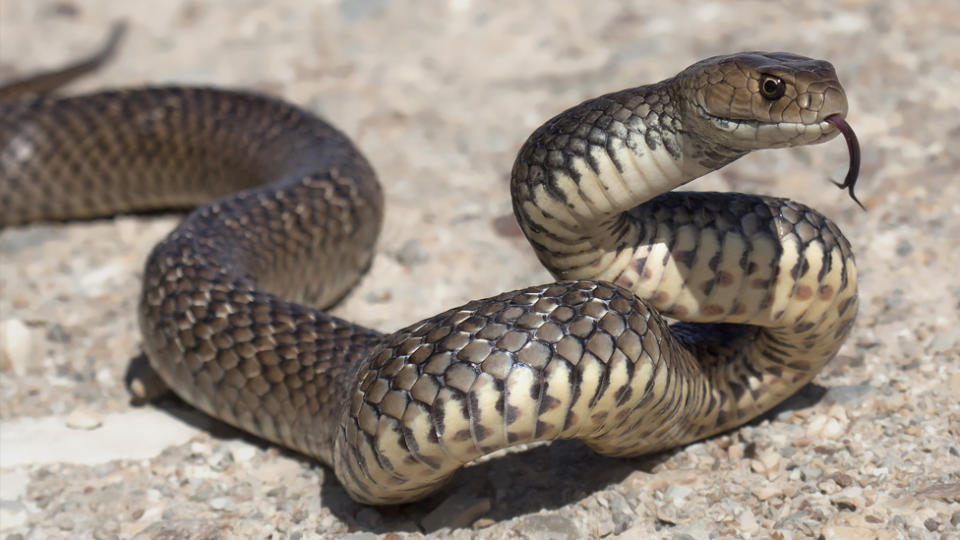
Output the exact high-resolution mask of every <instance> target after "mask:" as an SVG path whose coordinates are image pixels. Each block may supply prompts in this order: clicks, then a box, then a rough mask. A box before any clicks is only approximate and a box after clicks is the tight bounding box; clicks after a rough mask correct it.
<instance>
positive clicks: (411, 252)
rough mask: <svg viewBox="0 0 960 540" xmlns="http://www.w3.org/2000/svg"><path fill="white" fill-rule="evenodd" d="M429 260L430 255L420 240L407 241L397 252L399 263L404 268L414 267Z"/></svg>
mask: <svg viewBox="0 0 960 540" xmlns="http://www.w3.org/2000/svg"><path fill="white" fill-rule="evenodd" d="M429 259H430V254H429V253H427V250H426V249H424V248H423V245H422V244H421V243H420V240H418V239H416V238H411V239H410V240H407V241H406V242H404V243H403V245H402V246H400V249H399V250H397V262H398V263H400V264H402V265H403V266H414V265H417V264H421V263H424V262H427V261H428V260H429Z"/></svg>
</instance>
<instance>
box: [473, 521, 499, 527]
mask: <svg viewBox="0 0 960 540" xmlns="http://www.w3.org/2000/svg"><path fill="white" fill-rule="evenodd" d="M496 523H497V522H496V521H494V520H492V519H490V518H480V519H478V520H476V521H474V522H473V528H474V529H486V528H487V527H490V526H491V525H495V524H496Z"/></svg>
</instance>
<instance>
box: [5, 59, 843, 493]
mask: <svg viewBox="0 0 960 540" xmlns="http://www.w3.org/2000/svg"><path fill="white" fill-rule="evenodd" d="M112 44H115V40H113V42H112ZM111 46H112V45H111ZM103 57H104V55H102V54H101V55H100V56H95V57H92V60H89V61H87V63H86V64H83V66H85V67H84V69H87V68H88V67H90V66H93V65H94V64H96V63H97V61H98V60H97V59H98V58H103ZM79 71H81V70H78V69H73V70H72V71H71V70H70V69H69V68H68V69H67V70H64V73H65V75H63V74H57V73H54V74H47V75H46V76H41V77H40V78H38V79H37V81H39V82H37V85H36V88H38V89H42V90H46V89H49V86H50V85H52V84H55V83H56V81H59V80H64V79H65V78H69V77H72V76H74V75H76V74H77V73H78V72H79ZM61 75H62V76H61ZM9 88H15V89H17V92H21V93H22V92H23V91H24V90H25V89H29V88H31V81H30V80H27V81H23V82H20V83H16V84H15V85H12V86H8V87H7V89H4V88H0V96H7V97H6V99H4V98H2V97H0V226H16V225H20V224H24V223H29V222H34V221H44V220H48V221H49V220H65V219H77V218H96V217H102V216H109V215H114V214H117V213H126V212H140V211H145V210H150V209H159V208H171V207H195V209H194V210H193V211H192V212H191V213H190V214H189V215H188V216H187V217H186V218H185V219H184V220H183V222H181V224H180V225H179V226H178V227H177V228H176V229H175V230H174V231H173V232H171V233H170V235H169V236H168V237H167V238H166V239H164V240H163V241H162V242H160V243H159V244H158V245H157V246H155V247H154V249H153V251H152V252H151V254H150V256H149V257H148V259H147V262H146V267H145V270H144V280H143V289H142V294H141V300H140V304H139V307H138V320H139V326H140V331H141V334H142V336H143V346H144V350H145V352H146V354H147V356H148V357H149V360H150V365H151V367H152V369H153V370H155V371H156V373H157V375H158V376H159V378H160V379H161V380H162V381H163V384H164V385H165V386H166V387H169V389H171V390H172V391H173V392H175V393H177V394H178V395H179V396H180V397H181V398H183V399H184V400H185V401H186V402H188V403H190V404H191V405H193V406H194V407H197V408H198V409H200V410H202V411H204V412H206V413H208V414H210V415H212V416H215V417H217V418H219V419H221V420H223V421H225V422H227V423H229V424H232V425H234V426H237V427H239V428H241V429H244V430H247V431H249V432H250V433H253V434H255V435H257V436H259V437H262V438H264V439H267V440H270V441H273V442H274V443H277V444H280V445H284V446H286V447H289V448H291V449H293V450H296V451H298V452H301V453H303V454H306V455H308V456H312V457H315V458H316V459H318V460H319V461H321V462H323V463H324V464H326V465H328V466H330V467H331V468H332V469H333V472H334V474H335V475H336V477H337V479H338V480H339V481H340V483H341V484H342V485H343V487H344V489H345V490H346V491H347V493H349V495H350V496H351V497H352V498H354V499H355V500H357V501H359V502H362V503H367V504H396V503H402V502H409V501H414V500H417V499H420V498H422V497H424V496H426V495H428V494H430V493H432V492H434V491H436V490H438V489H440V488H441V487H442V486H443V485H444V484H445V483H446V482H448V481H449V480H450V479H451V478H452V477H453V476H454V473H455V472H456V471H457V470H458V469H459V468H461V467H462V466H464V465H465V464H467V463H470V462H471V461H474V460H476V459H478V458H480V457H482V456H484V455H486V454H489V453H490V452H494V451H496V450H498V449H502V448H506V447H510V446H513V445H516V444H521V443H526V442H532V441H537V440H553V439H573V438H577V439H581V440H583V441H584V442H585V443H586V444H587V445H588V446H590V447H591V448H593V449H595V450H596V451H598V452H600V453H602V454H605V455H610V456H638V455H643V454H647V453H651V452H656V451H660V450H664V449H668V448H673V447H677V446H680V445H684V444H687V443H690V442H693V441H697V440H700V439H703V438H706V437H709V436H711V435H714V434H717V433H721V432H723V431H727V430H730V429H733V428H736V427H738V426H740V425H743V424H744V423H746V422H748V421H750V420H751V419H753V418H756V417H757V416H758V415H760V414H762V413H764V412H765V411H768V410H769V409H770V408H772V407H773V406H775V405H776V404H778V403H780V402H781V401H782V400H784V399H785V398H786V397H788V396H790V395H791V394H793V393H794V392H795V391H796V390H797V389H798V388H800V387H802V386H803V385H805V384H807V383H808V382H809V381H810V380H812V379H813V377H814V376H815V375H816V374H817V373H818V372H819V371H820V370H821V369H822V367H823V366H824V365H825V364H826V363H827V362H828V361H829V360H830V359H831V358H833V357H834V356H835V355H836V354H837V351H838V350H839V349H840V347H841V345H842V344H843V343H844V341H845V340H846V338H847V336H848V335H849V333H850V331H851V329H852V327H853V324H854V320H855V318H856V313H857V306H858V297H857V271H856V263H855V260H854V256H853V251H852V248H851V246H850V243H849V242H848V241H847V239H846V238H845V237H844V236H843V234H842V232H841V231H840V229H839V227H837V225H836V224H834V223H833V222H832V221H830V220H829V219H828V218H826V217H825V216H823V215H822V214H820V213H819V212H817V211H816V210H813V209H811V208H809V207H807V206H805V205H803V204H800V203H797V202H794V201H791V200H789V199H784V198H779V197H767V196H759V195H750V194H743V193H698V192H677V191H673V188H675V187H678V186H680V185H683V184H685V183H687V182H690V181H692V180H694V179H696V178H698V177H699V176H702V175H703V174H706V173H708V172H711V171H714V170H716V169H719V168H721V167H723V166H724V165H726V164H728V163H730V162H732V161H734V160H736V159H739V158H740V157H742V156H744V155H746V154H747V153H749V152H751V151H753V150H756V149H759V148H778V147H785V146H799V145H806V144H816V143H821V142H824V141H827V140H829V139H831V138H833V137H835V136H836V135H837V134H838V133H842V134H843V135H844V137H845V138H846V141H847V145H848V149H849V152H850V169H849V172H848V173H847V177H846V179H845V181H844V182H843V183H842V184H839V185H840V186H841V187H843V188H847V189H848V191H849V194H850V196H851V197H853V198H854V200H856V197H855V196H854V193H853V187H854V184H855V182H856V178H857V173H858V170H859V157H860V155H859V146H858V143H857V141H856V137H855V135H854V134H853V130H852V129H851V128H850V126H849V125H848V124H847V123H846V121H845V120H844V118H845V117H846V113H847V101H846V96H845V93H844V91H843V88H842V86H841V85H840V82H839V80H838V79H837V76H836V73H835V71H834V68H833V66H831V65H830V64H829V63H827V62H825V61H822V60H813V59H810V58H805V57H802V56H798V55H794V54H790V53H761V52H746V53H738V54H733V55H725V56H716V57H712V58H708V59H706V60H703V61H701V62H697V63H696V64H693V65H692V66H690V67H688V68H686V69H684V70H682V71H681V72H679V73H678V74H677V75H676V76H674V77H671V78H669V79H666V80H664V81H661V82H659V83H655V84H650V85H645V86H638V87H636V88H629V89H625V90H621V91H618V92H613V93H610V94H607V95H604V96H600V97H597V98H594V99H590V100H587V101H584V102H583V103H581V104H579V105H577V106H574V107H572V108H570V109H568V110H566V111H563V112H561V113H560V114H558V115H557V116H555V117H554V118H552V119H550V120H548V121H547V122H546V123H544V124H543V125H542V126H541V127H539V128H538V129H537V130H535V131H534V132H533V134H531V135H530V137H529V138H528V139H527V141H526V142H525V143H524V144H523V146H522V147H521V148H520V150H519V152H518V154H517V157H516V160H515V162H514V165H513V169H512V171H511V182H510V193H511V198H512V202H513V209H514V214H515V216H516V218H517V222H518V224H519V226H520V228H521V229H522V231H523V232H524V234H525V235H526V237H527V239H528V240H529V242H530V245H531V247H532V248H533V249H534V251H535V252H536V255H537V257H538V258H539V260H540V261H541V262H542V263H543V264H544V266H545V267H546V268H547V269H548V270H549V271H550V272H551V274H552V275H553V276H554V278H555V279H556V280H557V281H556V282H553V283H546V284H542V285H535V286H531V287H527V288H524V289H520V290H516V291H511V292H506V293H503V294H499V295H496V296H493V297H490V298H485V299H480V300H474V301H472V302H469V303H467V304H464V305H462V306H458V307H454V308H452V309H449V310H447V311H445V312H443V313H440V314H438V315H436V316H434V317H430V318H428V319H426V320H423V321H420V322H417V323H414V324H412V325H410V326H408V327H406V328H402V329H400V330H397V331H394V332H391V333H387V334H384V333H381V332H379V331H376V330H372V329H369V328H364V327H362V326H360V325H357V324H354V323H351V322H349V321H345V320H343V319H340V318H337V317H333V316H331V315H329V314H328V313H327V312H325V311H323V308H325V307H328V306H329V305H330V304H331V303H333V302H335V301H336V300H338V299H339V298H341V297H342V296H343V295H344V294H346V293H347V292H348V291H349V290H350V289H351V288H352V286H353V285H354V284H355V283H356V282H357V281H358V280H359V279H360V278H361V276H362V275H363V273H364V272H365V270H366V268H367V267H368V266H369V264H370V262H371V260H372V258H373V253H374V246H375V243H376V239H377V236H378V234H379V231H380V229H381V223H382V218H383V205H384V201H383V191H382V188H381V186H380V183H379V181H378V180H377V177H376V174H375V172H374V170H373V168H372V167H371V166H370V164H369V162H368V161H367V160H366V158H364V156H363V155H362V154H361V153H360V151H359V150H358V149H357V148H356V147H355V146H354V145H353V144H352V143H351V142H350V140H349V139H348V138H347V137H346V136H345V135H343V134H342V133H340V132H339V131H338V130H336V129H335V128H334V127H332V126H330V125H329V124H327V123H326V122H324V121H323V120H322V119H320V118H318V117H316V116H315V115H313V114H311V113H310V112H307V111H305V110H303V109H300V108H298V107H296V106H293V105H291V104H289V103H286V102H283V101H280V100H277V99H272V98H268V97H265V96H262V95H259V94H255V93H251V92H242V91H234V90H218V89H212V88H189V87H167V88H141V89H131V90H121V91H107V92H98V93H94V94H89V95H84V96H75V97H65V98H50V97H43V96H41V97H37V96H31V95H26V96H22V95H21V96H15V97H13V98H10V97H9V95H10V93H11V92H10V91H6V92H5V90H9ZM28 93H29V92H28ZM858 203H859V201H858ZM668 318H669V319H674V320H677V321H679V322H676V323H675V324H673V325H670V324H668V323H667V319H668Z"/></svg>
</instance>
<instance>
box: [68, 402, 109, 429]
mask: <svg viewBox="0 0 960 540" xmlns="http://www.w3.org/2000/svg"><path fill="white" fill-rule="evenodd" d="M102 425H103V417H102V416H100V415H99V414H97V413H95V412H94V411H91V410H90V409H87V408H85V407H77V408H75V409H73V411H71V412H70V414H69V415H67V427H69V428H71V429H87V430H89V429H97V428H98V427H100V426H102Z"/></svg>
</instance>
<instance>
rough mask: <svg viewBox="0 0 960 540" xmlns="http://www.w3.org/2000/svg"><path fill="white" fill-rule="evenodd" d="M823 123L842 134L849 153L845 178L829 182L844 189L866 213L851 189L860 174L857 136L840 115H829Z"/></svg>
mask: <svg viewBox="0 0 960 540" xmlns="http://www.w3.org/2000/svg"><path fill="white" fill-rule="evenodd" d="M824 121H826V122H828V123H829V124H830V125H832V126H833V127H835V128H837V131H839V132H840V133H842V134H843V138H844V139H846V141H847V151H848V152H849V153H850V168H849V169H848V170H847V176H846V177H845V178H844V179H843V182H837V181H836V180H831V182H833V183H834V184H836V186H837V187H839V188H840V189H846V190H847V193H849V194H850V198H851V199H853V201H854V202H855V203H857V205H858V206H859V207H860V208H861V209H863V210H864V211H866V210H867V209H866V207H864V206H863V203H861V202H860V200H859V199H857V195H856V194H855V193H854V192H853V187H854V186H855V185H856V184H857V177H858V175H859V174H860V143H859V142H858V141H857V134H856V133H854V132H853V128H852V127H850V124H848V123H847V121H846V120H844V118H843V116H842V115H840V114H831V115H830V116H828V117H826V118H825V119H824Z"/></svg>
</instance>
